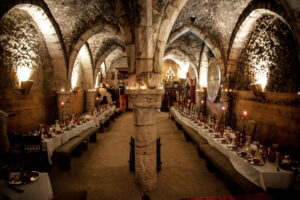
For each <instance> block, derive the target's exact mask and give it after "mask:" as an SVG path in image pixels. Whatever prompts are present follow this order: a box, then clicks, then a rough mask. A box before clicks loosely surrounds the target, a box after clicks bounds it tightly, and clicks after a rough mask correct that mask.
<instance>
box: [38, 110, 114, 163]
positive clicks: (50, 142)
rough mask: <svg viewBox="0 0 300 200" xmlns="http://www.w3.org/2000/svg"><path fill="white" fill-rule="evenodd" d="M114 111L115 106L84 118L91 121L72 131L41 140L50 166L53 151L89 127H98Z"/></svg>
mask: <svg viewBox="0 0 300 200" xmlns="http://www.w3.org/2000/svg"><path fill="white" fill-rule="evenodd" d="M115 109H116V106H112V107H111V108H109V109H107V110H105V111H103V112H102V113H101V114H100V115H99V116H86V117H85V118H90V119H91V120H90V121H88V122H86V123H84V124H82V125H79V126H76V128H73V129H72V130H69V131H64V133H62V134H59V135H56V136H55V137H54V138H45V139H43V141H42V146H43V150H44V151H47V155H48V161H49V163H50V164H52V155H53V152H54V151H55V149H57V148H58V147H59V146H61V145H63V144H64V143H66V142H67V141H69V140H70V139H72V138H73V137H75V136H77V135H79V134H80V133H81V132H82V131H84V130H86V129H88V128H90V127H100V121H101V120H103V119H104V118H105V117H106V116H107V115H108V114H111V113H114V110H115Z"/></svg>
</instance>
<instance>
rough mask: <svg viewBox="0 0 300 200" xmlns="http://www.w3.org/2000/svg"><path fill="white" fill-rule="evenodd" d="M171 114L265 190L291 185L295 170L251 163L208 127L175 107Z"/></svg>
mask: <svg viewBox="0 0 300 200" xmlns="http://www.w3.org/2000/svg"><path fill="white" fill-rule="evenodd" d="M171 114H172V115H173V116H174V117H175V118H177V119H178V120H180V121H181V122H183V123H184V124H185V125H187V126H189V127H191V128H193V129H194V130H196V131H197V133H198V134H199V135H201V136H202V137H204V138H205V139H206V140H207V141H208V143H209V144H210V145H211V146H213V147H215V148H216V149H218V150H219V151H220V152H221V153H223V154H224V155H225V156H226V157H227V158H228V159H229V160H230V162H231V163H232V165H233V167H234V168H235V169H236V170H237V171H238V172H239V173H240V174H242V175H243V176H244V177H246V178H247V179H248V180H250V181H251V182H253V183H255V184H256V185H258V186H260V187H261V188H263V189H264V190H266V188H276V189H288V188H289V186H290V185H291V183H292V180H293V176H294V174H293V172H291V171H287V170H284V169H280V171H277V167H276V166H275V165H274V164H273V163H270V162H268V161H267V162H266V163H265V165H264V166H254V165H250V164H249V163H248V161H247V160H245V159H243V158H241V157H239V156H237V154H236V152H234V151H230V150H229V149H228V148H227V145H226V144H221V143H219V142H218V141H217V140H216V139H215V138H213V137H211V134H209V133H208V132H207V129H202V128H201V127H200V126H198V125H196V124H195V123H194V122H193V121H192V120H190V119H188V118H186V117H184V116H182V115H181V114H180V113H179V112H178V111H177V110H176V109H175V108H174V107H172V108H171Z"/></svg>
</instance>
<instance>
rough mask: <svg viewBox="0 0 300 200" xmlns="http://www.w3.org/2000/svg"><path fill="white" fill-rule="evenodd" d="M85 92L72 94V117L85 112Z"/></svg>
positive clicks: (80, 91)
mask: <svg viewBox="0 0 300 200" xmlns="http://www.w3.org/2000/svg"><path fill="white" fill-rule="evenodd" d="M84 95H85V94H84V91H83V90H79V91H78V92H76V93H72V94H71V98H70V115H72V114H74V113H76V114H81V113H83V112H84Z"/></svg>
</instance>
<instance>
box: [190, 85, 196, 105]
mask: <svg viewBox="0 0 300 200" xmlns="http://www.w3.org/2000/svg"><path fill="white" fill-rule="evenodd" d="M190 93H191V103H195V86H193V85H192V86H191V91H190Z"/></svg>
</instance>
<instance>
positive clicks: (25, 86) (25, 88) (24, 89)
mask: <svg viewBox="0 0 300 200" xmlns="http://www.w3.org/2000/svg"><path fill="white" fill-rule="evenodd" d="M32 84H33V81H32V80H28V81H21V82H20V88H19V91H20V93H21V94H22V95H27V94H29V92H30V89H31V86H32Z"/></svg>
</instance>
